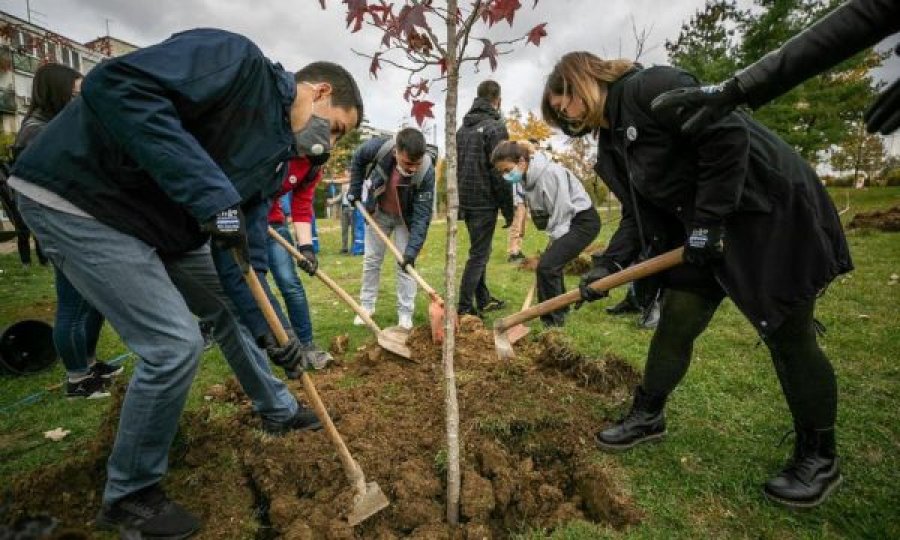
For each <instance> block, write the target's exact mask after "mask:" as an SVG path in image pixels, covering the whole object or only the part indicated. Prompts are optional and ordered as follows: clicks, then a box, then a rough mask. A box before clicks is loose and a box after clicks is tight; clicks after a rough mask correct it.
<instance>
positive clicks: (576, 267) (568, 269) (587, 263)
mask: <svg viewBox="0 0 900 540" xmlns="http://www.w3.org/2000/svg"><path fill="white" fill-rule="evenodd" d="M540 260H541V258H540V257H526V258H525V259H524V260H522V262H520V263H519V270H522V271H525V272H534V271H535V270H537V267H538V262H540ZM591 266H592V263H591V256H590V255H589V254H585V253H582V254H581V255H579V256H578V257H575V258H574V259H572V260H571V261H569V262H567V263H566V266H565V267H563V274H565V275H567V276H580V275H581V274H584V273H585V272H587V271H588V270H590V269H591Z"/></svg>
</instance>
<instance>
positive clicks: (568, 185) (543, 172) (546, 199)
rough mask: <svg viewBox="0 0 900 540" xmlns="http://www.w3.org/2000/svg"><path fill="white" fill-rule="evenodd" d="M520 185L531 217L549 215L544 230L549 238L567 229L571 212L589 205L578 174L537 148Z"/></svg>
mask: <svg viewBox="0 0 900 540" xmlns="http://www.w3.org/2000/svg"><path fill="white" fill-rule="evenodd" d="M522 187H523V188H525V189H524V191H525V204H526V205H527V206H528V209H529V210H530V211H531V215H532V219H533V220H534V218H535V216H541V215H543V216H549V219H548V222H547V228H546V230H547V234H548V235H550V239H551V240H557V239H558V238H560V237H561V236H563V235H565V234H566V233H567V232H569V225H570V224H571V222H572V218H573V217H574V216H575V214H577V213H578V212H582V211H584V210H587V209H588V208H590V207H591V206H593V203H592V202H591V198H590V197H589V196H588V194H587V192H586V191H585V190H584V186H582V185H581V182H580V181H579V180H578V178H576V177H575V175H574V174H572V173H571V172H570V171H569V170H568V169H566V168H565V167H563V166H562V165H560V164H559V163H556V162H554V161H551V160H550V159H549V158H548V157H547V155H546V154H544V153H543V152H540V151H538V152H535V153H534V154H532V156H531V161H530V163H529V164H528V172H527V173H526V174H525V178H524V179H523V180H522Z"/></svg>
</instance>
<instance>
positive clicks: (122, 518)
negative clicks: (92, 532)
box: [96, 485, 200, 540]
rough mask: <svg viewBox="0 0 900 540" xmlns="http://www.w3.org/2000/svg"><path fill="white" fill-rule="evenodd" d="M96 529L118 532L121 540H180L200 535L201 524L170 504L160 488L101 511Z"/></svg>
mask: <svg viewBox="0 0 900 540" xmlns="http://www.w3.org/2000/svg"><path fill="white" fill-rule="evenodd" d="M96 523H97V528H99V529H104V530H118V531H119V534H120V535H121V537H122V538H132V537H137V538H153V539H154V540H178V539H181V538H187V537H189V536H191V535H192V534H194V533H195V532H197V530H198V529H199V528H200V521H199V520H198V519H197V518H196V517H194V516H193V515H192V514H191V513H190V512H188V511H187V510H185V509H184V507H182V506H181V505H180V504H178V503H176V502H174V501H171V500H169V498H168V497H167V496H166V493H165V492H164V491H163V490H162V488H161V487H159V485H153V486H150V487H147V488H144V489H142V490H140V491H137V492H135V493H132V494H130V495H128V496H127V497H125V498H123V499H120V500H118V501H116V502H114V503H112V504H109V505H106V504H104V505H103V507H102V508H101V509H100V513H98V514H97V522H96Z"/></svg>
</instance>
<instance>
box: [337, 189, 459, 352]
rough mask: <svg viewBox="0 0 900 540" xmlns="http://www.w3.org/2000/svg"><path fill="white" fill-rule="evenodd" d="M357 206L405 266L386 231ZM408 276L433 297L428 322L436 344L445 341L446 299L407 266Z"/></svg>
mask: <svg viewBox="0 0 900 540" xmlns="http://www.w3.org/2000/svg"><path fill="white" fill-rule="evenodd" d="M354 204H355V205H356V209H357V210H359V213H360V214H362V216H363V217H364V218H366V221H367V222H368V223H369V225H370V226H371V227H372V230H374V231H375V234H377V235H378V238H381V241H382V242H384V243H385V245H386V246H387V247H388V248H390V250H391V252H392V253H393V254H394V256H395V257H396V258H397V262H398V263H400V264H403V254H402V253H400V250H399V249H397V246H395V245H394V243H393V242H391V239H390V238H388V237H387V235H386V234H384V231H382V230H381V227H379V226H378V223H376V222H375V220H374V219H372V216H371V215H369V213H368V212H366V209H365V207H363V205H362V203H361V202H360V201H356V202H355V203H354ZM404 270H405V271H406V273H407V274H409V275H410V276H412V278H413V279H414V280H416V283H418V284H419V286H420V287H422V289H423V290H424V291H425V292H426V293H428V296H430V297H431V303H430V304H428V320H429V322H430V323H431V339H432V341H434V342H435V343H441V342H443V341H444V299H443V298H441V297H440V295H438V293H437V291H435V290H434V289H432V288H431V286H430V285H428V283H426V282H425V280H424V279H422V276H421V275H419V272H417V271H416V269H415V268H413V267H412V266H411V265H406V267H405V268H404Z"/></svg>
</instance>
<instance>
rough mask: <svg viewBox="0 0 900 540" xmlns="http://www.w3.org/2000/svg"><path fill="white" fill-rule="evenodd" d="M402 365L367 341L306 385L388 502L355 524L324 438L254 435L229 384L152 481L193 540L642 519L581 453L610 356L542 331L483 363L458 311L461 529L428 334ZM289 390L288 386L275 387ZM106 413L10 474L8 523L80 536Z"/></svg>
mask: <svg viewBox="0 0 900 540" xmlns="http://www.w3.org/2000/svg"><path fill="white" fill-rule="evenodd" d="M408 345H409V347H410V350H411V351H412V352H413V356H414V358H415V360H416V362H410V361H409V360H405V359H402V358H399V357H396V356H394V355H392V354H390V353H387V352H384V351H382V350H381V349H380V348H378V346H377V345H374V344H370V345H368V346H367V347H366V348H365V349H363V350H362V351H360V352H358V353H357V354H356V355H355V357H354V358H344V359H343V360H344V361H343V362H338V363H337V366H336V367H334V368H331V369H329V370H327V371H325V372H322V373H316V374H315V375H314V376H313V379H314V381H315V383H316V385H317V387H318V390H319V392H320V394H321V396H322V399H323V400H324V401H325V403H326V404H327V406H328V407H329V409H330V411H331V412H332V414H334V415H336V416H339V420H338V421H337V423H336V425H337V428H338V430H339V431H340V433H341V435H343V437H344V440H345V441H346V442H347V444H348V446H349V448H350V451H351V453H352V454H353V456H354V457H355V459H356V460H357V461H358V462H359V464H360V466H361V467H362V469H363V471H364V472H365V474H366V479H367V480H368V481H370V482H377V483H378V485H379V486H380V487H381V489H382V490H383V491H384V492H385V494H386V495H387V497H388V498H389V499H390V501H391V505H390V506H389V507H388V508H387V509H385V510H384V511H382V512H380V513H378V514H376V515H375V516H373V517H372V518H370V519H368V520H366V521H365V522H363V523H362V524H360V525H358V526H357V527H355V528H351V527H349V526H348V525H347V524H346V521H345V518H346V514H347V512H348V511H349V509H350V508H351V506H352V503H353V492H352V491H351V490H350V489H349V487H348V483H347V481H346V478H345V476H344V472H343V470H342V468H341V464H340V461H339V460H338V458H337V455H336V453H335V451H334V449H333V447H332V446H331V444H330V443H329V441H328V439H327V438H326V437H325V434H324V433H323V432H316V433H291V434H289V435H286V436H283V437H272V436H268V435H265V434H264V433H263V432H262V431H260V430H259V429H258V428H259V426H260V422H259V420H258V419H257V418H256V417H255V416H254V415H253V414H252V412H251V410H250V405H249V403H248V402H247V401H246V398H245V396H244V395H243V393H242V392H241V390H240V388H239V387H238V385H237V383H236V382H235V381H234V380H230V381H227V382H226V383H225V384H217V385H213V386H212V387H210V388H208V389H207V391H205V392H204V394H205V396H206V401H205V402H204V404H203V405H202V406H200V407H199V408H198V409H196V410H192V411H189V412H187V413H185V414H184V416H183V418H182V422H181V429H180V431H179V434H178V436H177V438H176V441H175V444H174V445H173V449H172V452H171V456H170V473H169V475H168V476H167V479H166V481H165V486H166V489H167V490H168V491H169V493H170V495H171V496H172V497H173V498H175V499H176V500H178V501H180V502H182V503H183V504H185V506H187V507H188V508H189V509H190V510H191V511H193V512H195V513H197V514H198V515H199V516H200V517H201V518H202V520H203V523H204V525H203V529H202V530H201V532H200V534H199V536H198V538H210V539H212V538H216V539H219V538H253V537H256V538H274V537H282V538H286V539H314V538H315V539H318V538H326V539H356V538H359V539H363V538H376V539H394V538H419V539H426V538H427V539H435V538H438V539H440V538H448V539H449V538H458V539H476V538H477V539H479V540H480V539H483V538H488V539H490V538H506V537H508V536H509V535H510V534H511V533H514V532H517V531H522V530H523V529H526V528H530V527H540V528H548V529H552V528H553V527H555V526H557V525H559V524H561V523H564V522H567V521H569V520H572V519H584V520H588V521H592V522H595V523H599V524H603V525H608V526H611V527H615V528H624V527H628V526H629V525H632V524H635V523H637V522H639V521H640V519H641V511H640V510H639V509H638V508H637V507H636V506H635V504H634V501H633V500H632V498H631V496H630V495H629V494H628V491H627V488H626V485H627V479H626V477H625V475H624V474H623V472H622V471H621V470H619V469H618V468H616V466H615V465H614V463H615V461H614V460H610V459H607V458H603V457H602V456H600V455H599V454H597V452H596V451H595V450H594V446H593V443H592V441H593V433H594V431H595V430H596V429H597V428H598V427H599V426H601V425H603V424H605V422H606V420H608V419H607V418H605V417H604V413H603V412H602V411H604V410H610V409H611V408H614V406H615V405H617V404H619V403H621V402H622V401H623V400H624V399H625V397H626V396H627V394H628V393H629V389H630V387H631V386H632V385H634V384H635V383H636V381H637V380H638V378H639V375H638V373H637V372H636V371H635V370H634V369H633V368H632V367H631V366H630V365H629V364H627V363H626V362H624V361H622V360H621V359H619V358H616V357H614V356H607V357H605V358H602V359H599V360H594V359H588V358H585V357H584V356H582V355H580V354H578V353H577V352H575V351H573V350H572V349H571V348H570V347H569V346H568V344H567V343H566V342H565V340H564V339H563V338H562V337H561V335H560V334H558V333H554V332H545V333H544V334H542V335H541V336H540V337H539V338H538V339H536V340H535V341H529V340H522V341H520V342H519V343H517V344H516V349H517V353H518V357H517V359H516V360H514V361H512V362H511V363H505V362H501V361H499V360H497V358H496V354H495V351H494V346H493V335H492V332H491V331H490V330H489V329H486V328H485V327H484V325H483V324H482V322H481V321H480V320H479V319H477V318H475V317H463V318H462V319H461V320H460V331H459V333H458V335H457V355H456V362H455V363H456V382H457V386H458V399H459V405H460V426H459V433H460V442H461V448H460V453H461V470H462V489H461V492H462V493H461V506H460V513H461V519H460V521H461V523H460V526H459V528H457V529H455V530H454V529H452V528H450V527H448V526H447V525H446V524H445V523H444V521H445V513H446V510H445V492H446V485H445V481H446V480H445V478H446V465H447V457H446V455H447V452H446V448H445V444H444V443H445V431H444V430H445V423H444V414H445V412H444V399H443V397H444V390H443V388H444V381H443V368H442V366H441V361H440V359H441V349H440V347H439V346H436V345H434V344H433V343H432V342H431V338H430V335H429V329H428V328H425V327H418V328H415V329H414V330H413V331H412V333H411V335H410V339H409V342H408ZM290 384H291V386H292V389H293V390H295V392H296V393H297V394H298V395H302V387H301V385H300V384H299V382H298V381H291V382H290ZM115 403H116V401H114V408H113V410H112V411H111V414H110V420H109V421H108V422H107V423H106V424H105V425H104V426H103V428H102V429H101V431H100V433H98V435H97V437H96V439H95V440H94V441H92V442H91V443H89V444H88V446H87V447H86V448H85V451H84V452H83V453H82V454H80V455H75V456H73V457H72V458H71V459H69V460H67V461H64V462H61V463H56V464H52V465H49V466H47V467H44V468H42V469H41V470H39V471H35V472H34V473H31V474H29V475H25V476H22V477H19V478H16V479H14V480H13V482H12V487H13V491H12V492H13V501H12V502H13V509H14V514H13V515H14V516H22V515H24V514H31V515H34V514H36V513H38V512H41V511H50V512H52V513H53V514H54V515H55V517H56V518H58V519H60V520H61V522H62V523H63V524H64V525H65V526H66V527H72V528H81V529H86V530H90V527H91V526H92V519H93V516H94V515H95V514H96V512H97V509H98V506H99V502H100V491H101V489H102V484H103V479H104V476H105V470H104V469H105V460H106V457H107V455H108V452H109V448H110V445H111V442H112V440H113V431H114V429H115V428H116V423H115V420H114V418H115V416H117V415H116V414H115V411H116V409H115V407H116V405H115Z"/></svg>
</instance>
